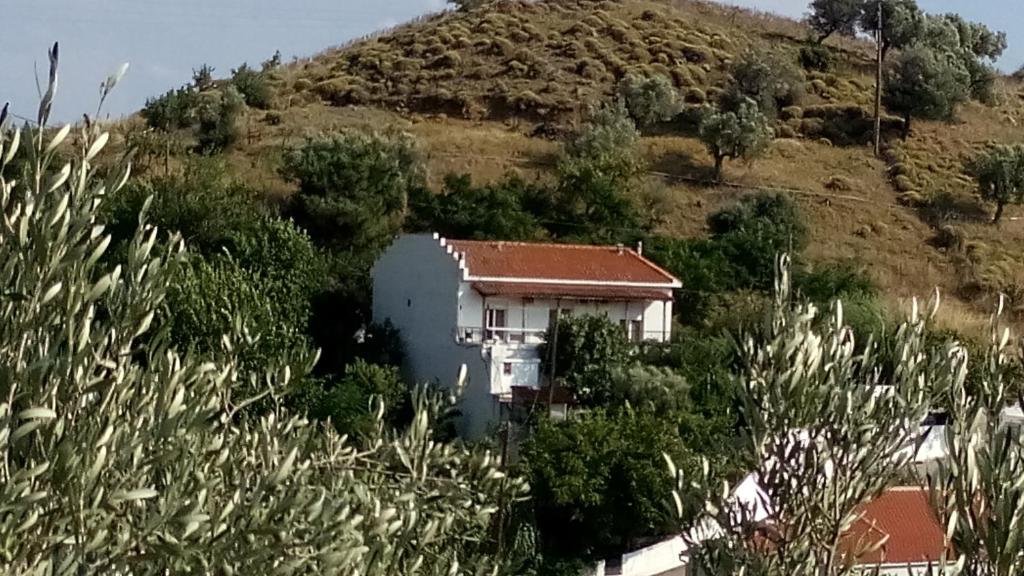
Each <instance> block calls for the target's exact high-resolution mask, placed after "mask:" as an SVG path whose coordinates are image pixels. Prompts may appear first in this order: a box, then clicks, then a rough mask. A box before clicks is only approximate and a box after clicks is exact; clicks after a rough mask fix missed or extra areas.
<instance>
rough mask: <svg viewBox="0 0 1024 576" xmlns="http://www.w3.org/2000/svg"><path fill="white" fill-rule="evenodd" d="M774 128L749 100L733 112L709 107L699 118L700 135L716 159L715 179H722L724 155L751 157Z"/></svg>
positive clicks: (766, 140)
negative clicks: (702, 116)
mask: <svg viewBox="0 0 1024 576" xmlns="http://www.w3.org/2000/svg"><path fill="white" fill-rule="evenodd" d="M773 135H774V132H773V131H772V128H771V126H769V124H768V119H767V118H765V116H764V115H763V114H762V113H761V112H760V111H759V110H758V108H757V105H756V104H754V102H753V101H752V100H747V101H746V102H744V103H742V104H740V105H739V107H738V108H737V110H736V112H724V111H718V110H710V111H708V112H707V113H706V114H705V115H704V118H703V119H702V120H701V122H700V139H701V141H702V142H703V143H704V146H705V147H707V149H708V152H709V153H710V154H711V157H712V158H714V161H715V180H721V179H722V167H723V164H724V163H725V160H726V158H746V159H751V158H754V157H756V156H758V155H759V154H761V153H762V152H764V150H765V148H767V147H768V145H769V144H770V143H771V140H772V137H773Z"/></svg>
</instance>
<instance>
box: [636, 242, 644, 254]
mask: <svg viewBox="0 0 1024 576" xmlns="http://www.w3.org/2000/svg"><path fill="white" fill-rule="evenodd" d="M636 255H637V256H643V255H644V241H643V240H638V241H637V243H636Z"/></svg>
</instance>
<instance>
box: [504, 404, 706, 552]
mask: <svg viewBox="0 0 1024 576" xmlns="http://www.w3.org/2000/svg"><path fill="white" fill-rule="evenodd" d="M663 454H668V455H670V456H671V457H673V458H676V459H682V458H683V457H684V455H685V454H686V450H685V448H684V447H683V445H682V442H681V441H680V439H679V436H678V434H677V432H676V430H675V428H674V426H673V424H672V422H671V421H668V420H665V419H663V418H661V417H659V416H657V415H654V414H650V413H647V412H633V411H629V410H612V411H603V410H597V411H594V412H589V413H587V414H583V415H580V416H579V417H577V418H574V419H572V420H569V421H566V422H553V421H550V420H544V421H542V422H541V423H540V424H539V426H538V427H537V429H536V430H535V431H534V433H533V434H532V436H531V437H530V439H529V440H528V441H527V442H526V444H525V445H524V446H523V447H522V457H523V469H524V474H525V475H526V477H527V478H528V479H529V482H530V486H531V488H532V490H533V494H534V499H533V507H534V513H535V514H536V518H537V524H538V526H540V534H539V539H540V549H541V551H542V553H543V554H545V556H547V557H553V558H570V559H572V558H586V559H591V560H593V559H601V558H605V557H608V556H611V555H613V554H621V553H622V552H624V551H628V550H630V549H633V548H635V547H638V546H640V545H643V544H644V543H646V542H649V541H650V540H651V539H656V538H659V537H661V536H664V535H666V534H669V533H671V531H672V526H671V523H670V522H669V519H670V516H669V515H668V514H667V513H666V512H667V510H666V508H665V505H664V502H665V499H664V494H666V493H667V491H668V490H671V487H672V478H671V477H670V476H669V475H668V474H666V472H665V461H664V458H663Z"/></svg>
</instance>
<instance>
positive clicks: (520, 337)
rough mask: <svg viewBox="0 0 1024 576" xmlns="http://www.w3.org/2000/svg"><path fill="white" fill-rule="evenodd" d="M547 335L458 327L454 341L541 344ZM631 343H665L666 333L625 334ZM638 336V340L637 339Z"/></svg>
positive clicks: (534, 331)
mask: <svg viewBox="0 0 1024 576" xmlns="http://www.w3.org/2000/svg"><path fill="white" fill-rule="evenodd" d="M546 333H547V330H546V329H543V328H508V327H504V328H497V327H491V328H481V327H479V326H459V327H458V328H457V329H456V333H455V340H456V341H457V342H459V343H460V344H484V343H499V342H503V343H508V344H541V343H543V342H544V336H545V334H546ZM626 336H627V338H628V339H629V340H630V341H631V342H635V343H638V344H639V343H641V342H667V341H668V339H669V333H668V331H667V330H666V331H662V330H644V331H643V332H641V333H640V334H635V333H634V334H627V335H626ZM637 336H639V338H637Z"/></svg>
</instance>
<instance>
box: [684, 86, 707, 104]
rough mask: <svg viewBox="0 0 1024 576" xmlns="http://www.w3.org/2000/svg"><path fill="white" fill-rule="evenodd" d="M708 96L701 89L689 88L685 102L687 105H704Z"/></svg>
mask: <svg viewBox="0 0 1024 576" xmlns="http://www.w3.org/2000/svg"><path fill="white" fill-rule="evenodd" d="M707 100H708V96H707V94H705V93H704V91H703V90H701V89H700V88H687V89H686V92H685V93H684V94H683V101H684V102H686V103H687V104H704V103H705V102H707Z"/></svg>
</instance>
